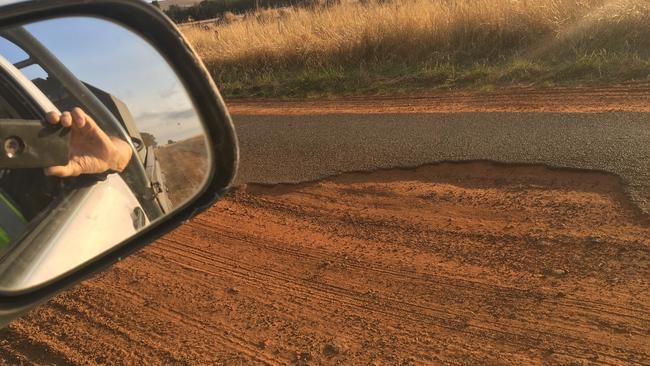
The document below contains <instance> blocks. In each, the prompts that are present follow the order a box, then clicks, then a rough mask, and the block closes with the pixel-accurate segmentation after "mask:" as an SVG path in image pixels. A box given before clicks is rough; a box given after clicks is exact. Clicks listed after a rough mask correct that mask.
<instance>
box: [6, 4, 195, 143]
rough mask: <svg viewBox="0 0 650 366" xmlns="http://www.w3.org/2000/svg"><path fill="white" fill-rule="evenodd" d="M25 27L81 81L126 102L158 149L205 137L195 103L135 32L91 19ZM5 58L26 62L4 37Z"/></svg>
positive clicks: (36, 72) (34, 73) (34, 72)
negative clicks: (153, 137) (151, 135)
mask: <svg viewBox="0 0 650 366" xmlns="http://www.w3.org/2000/svg"><path fill="white" fill-rule="evenodd" d="M25 28H26V29H27V30H28V31H29V32H30V33H32V34H33V35H34V36H35V37H36V38H37V39H38V40H39V41H41V42H42V43H43V44H44V45H45V46H46V47H47V48H48V49H49V50H50V52H52V53H53V54H54V55H55V56H57V58H59V60H60V61H61V62H63V64H64V65H66V67H67V68H68V69H70V70H71V71H72V72H73V73H74V74H75V75H76V76H77V78H79V79H80V80H82V81H84V82H86V83H89V84H92V85H94V86H96V87H98V88H100V89H102V90H104V91H107V92H109V93H111V94H113V95H114V96H116V97H117V98H118V99H120V100H122V101H123V102H124V103H125V104H126V105H127V106H128V108H129V110H130V111H131V114H132V115H133V117H134V119H135V121H136V125H137V126H138V128H139V129H140V131H141V132H148V133H151V134H153V135H154V136H155V137H156V141H158V143H159V144H164V143H166V142H167V141H168V140H174V141H178V140H182V139H185V138H189V137H192V136H196V135H198V134H201V133H202V127H201V123H200V120H199V118H198V116H197V114H196V112H195V110H194V107H193V106H192V102H191V101H190V99H189V97H188V95H187V92H186V91H185V88H184V86H183V85H182V83H181V82H180V80H179V79H178V77H177V76H176V74H175V73H174V71H173V70H172V68H171V67H170V66H169V64H168V63H167V62H166V61H165V60H164V59H163V58H162V56H160V54H159V53H158V52H157V51H156V50H155V48H153V47H152V46H151V45H150V44H149V43H147V42H146V41H145V40H143V39H142V38H140V37H139V36H137V35H136V34H134V33H132V32H131V31H130V30H128V29H125V28H123V27H122V26H120V25H117V24H114V23H112V22H110V21H107V20H103V19H98V18H90V17H66V18H57V19H51V20H45V21H40V22H37V23H33V24H29V25H27V26H26V27H25ZM0 54H1V55H2V56H4V57H5V58H6V59H8V60H9V61H10V62H17V61H20V60H22V59H25V58H26V55H25V54H24V52H22V51H21V50H19V49H18V48H17V47H16V46H15V45H12V44H10V43H9V42H8V41H7V40H4V39H1V38H0ZM23 72H24V73H25V75H26V76H27V77H28V78H30V79H33V78H36V77H44V75H45V74H44V71H43V70H41V69H40V68H38V67H36V66H32V67H29V68H26V69H23Z"/></svg>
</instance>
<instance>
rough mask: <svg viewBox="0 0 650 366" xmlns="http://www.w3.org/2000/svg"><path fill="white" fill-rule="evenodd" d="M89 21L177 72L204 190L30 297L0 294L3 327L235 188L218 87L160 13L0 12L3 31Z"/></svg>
mask: <svg viewBox="0 0 650 366" xmlns="http://www.w3.org/2000/svg"><path fill="white" fill-rule="evenodd" d="M66 16H86V17H96V18H102V19H105V20H109V21H111V22H114V23H116V24H118V25H121V26H124V27H126V28H128V29H130V30H131V31H133V32H134V33H136V34H137V35H139V36H140V37H142V38H143V39H144V40H146V41H148V42H149V43H150V44H151V45H152V46H153V47H154V48H155V49H156V50H157V51H158V52H159V53H160V55H161V56H163V57H164V58H165V59H166V61H167V62H168V63H169V64H170V65H171V67H172V68H173V69H174V71H175V72H176V74H177V76H178V78H179V79H180V80H181V82H182V83H183V85H184V86H185V88H186V90H187V92H188V94H189V97H190V98H191V100H192V102H193V104H194V106H195V107H196V109H197V114H198V115H199V117H200V120H201V122H202V124H203V128H204V130H205V133H206V137H207V143H208V148H209V151H210V153H211V154H212V156H213V157H214V158H213V159H211V164H210V167H209V172H208V176H207V181H206V184H205V185H204V188H203V190H202V191H200V192H197V193H196V194H195V195H194V196H193V197H192V199H190V200H189V201H187V202H186V203H185V204H184V205H182V206H181V207H179V208H178V209H176V210H175V211H174V212H173V213H172V214H170V215H168V216H166V217H164V218H162V219H160V220H158V221H156V222H154V223H153V224H152V225H150V226H148V227H146V228H145V229H144V230H142V231H140V232H139V233H137V234H136V235H135V236H133V237H132V238H130V239H128V240H126V241H125V242H123V243H122V244H121V245H119V246H117V247H115V248H114V249H112V250H110V251H108V252H106V253H104V254H102V255H101V256H99V257H97V258H95V259H93V260H91V261H89V262H87V263H85V264H84V265H83V266H81V267H79V268H77V269H75V270H74V271H72V272H70V273H67V274H65V275H64V276H62V277H61V278H56V279H53V280H52V281H51V282H49V283H46V284H44V285H43V286H41V287H39V288H37V289H35V290H33V291H29V292H25V293H19V294H15V293H2V292H0V327H2V326H4V325H6V324H7V323H8V322H9V321H11V320H12V319H14V318H15V317H17V316H19V315H20V314H21V313H23V312H26V311H28V310H29V309H31V308H32V307H33V306H35V305H37V304H39V303H41V302H44V301H46V300H47V299H49V298H51V297H52V296H54V295H56V294H57V293H59V292H61V291H63V290H65V289H67V288H69V287H71V286H73V285H74V284H76V283H78V282H80V281H82V280H84V279H86V278H89V277H90V276H92V275H93V274H95V273H98V272H99V271H101V270H103V269H105V268H107V267H108V266H110V265H111V264H113V263H115V262H117V261H119V260H121V259H123V258H125V257H127V256H128V255H130V254H132V253H133V252H135V251H136V250H138V249H140V248H142V247H143V246H145V245H146V244H148V243H151V242H152V241H153V240H155V239H157V238H159V237H160V236H162V235H164V234H165V233H167V232H169V231H170V230H172V229H174V228H175V227H177V226H178V225H180V224H181V223H183V222H184V221H186V220H188V219H190V218H192V217H193V216H195V215H196V214H198V213H199V212H201V211H203V210H204V209H206V208H208V207H210V206H211V205H212V204H213V203H214V202H215V201H217V200H218V199H219V198H220V197H221V196H222V195H223V194H224V193H225V192H227V190H228V189H229V187H230V185H231V184H232V182H233V180H234V177H235V174H236V170H237V164H238V159H239V150H238V145H237V139H236V134H235V130H234V127H233V124H232V121H231V118H230V115H229V114H228V111H227V109H226V106H225V104H224V101H223V99H222V97H221V95H220V94H219V92H218V90H217V87H216V85H215V84H214V82H213V80H212V78H211V76H210V74H209V73H208V71H207V69H206V68H205V66H204V65H203V63H202V61H201V60H200V59H199V58H198V56H197V54H196V53H195V52H194V50H193V49H192V47H191V46H190V45H189V43H188V42H187V41H186V40H185V38H184V37H183V35H182V34H181V33H180V32H179V30H178V29H177V28H176V26H175V25H174V23H172V21H171V20H169V19H168V18H167V17H166V16H165V15H164V14H163V13H162V12H160V10H158V9H157V8H155V7H154V6H152V5H149V4H147V3H145V2H142V1H133V0H48V1H38V0H34V1H26V2H19V3H14V4H10V5H5V6H2V7H0V28H5V27H11V26H15V25H19V24H24V23H29V22H36V21H39V20H46V19H50V18H56V17H66Z"/></svg>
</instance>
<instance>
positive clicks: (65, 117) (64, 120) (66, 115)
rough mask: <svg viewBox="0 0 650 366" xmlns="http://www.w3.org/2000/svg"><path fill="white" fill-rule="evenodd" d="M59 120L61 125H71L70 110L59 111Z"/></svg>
mask: <svg viewBox="0 0 650 366" xmlns="http://www.w3.org/2000/svg"><path fill="white" fill-rule="evenodd" d="M60 122H61V126H63V127H70V126H72V116H71V115H70V112H63V113H61V119H60Z"/></svg>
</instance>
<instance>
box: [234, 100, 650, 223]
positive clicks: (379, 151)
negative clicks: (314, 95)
mask: <svg viewBox="0 0 650 366" xmlns="http://www.w3.org/2000/svg"><path fill="white" fill-rule="evenodd" d="M233 119H234V121H235V125H236V128H237V133H238V135H239V138H240V146H241V163H240V170H239V175H238V178H237V183H264V184H274V183H297V182H303V181H312V180H318V179H321V178H324V177H327V176H332V175H337V174H340V173H343V172H351V171H373V170H377V169H386V168H396V167H414V166H419V165H424V164H430V163H435V162H440V161H466V160H492V161H497V162H504V163H538V164H545V165H549V166H553V167H563V168H579V169H594V170H602V171H606V172H611V173H614V174H616V175H618V176H620V177H621V178H622V179H623V182H624V184H625V185H626V188H627V190H628V193H629V194H630V196H631V198H632V200H633V201H634V202H635V203H637V204H638V206H639V207H641V209H642V210H644V211H646V212H650V169H649V168H648V163H649V162H650V115H649V114H647V113H623V112H618V113H593V114H591V113H587V114H586V113H418V114H375V115H368V114H365V115H362V114H331V115H315V116H275V115H274V116H244V115H236V116H234V117H233Z"/></svg>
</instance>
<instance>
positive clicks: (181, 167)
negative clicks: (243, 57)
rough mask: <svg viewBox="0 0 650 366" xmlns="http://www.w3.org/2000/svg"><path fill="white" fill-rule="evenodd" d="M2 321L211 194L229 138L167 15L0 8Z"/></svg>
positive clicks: (120, 8)
mask: <svg viewBox="0 0 650 366" xmlns="http://www.w3.org/2000/svg"><path fill="white" fill-rule="evenodd" d="M0 84H2V86H1V87H0V327H1V326H4V325H6V324H7V323H8V322H9V321H10V320H12V319H14V318H15V317H17V316H19V315H20V314H21V313H22V312H24V311H27V310H29V309H30V308H31V307H33V306H34V305H36V304H38V303H40V302H42V301H45V300H47V299H49V298H50V297H52V296H53V295H55V294H56V293H58V292H60V291H62V290H64V289H66V288H68V287H70V286H72V285H74V284H75V283H77V282H79V281H81V280H82V279H84V278H87V277H88V276H90V275H92V274H93V273H96V272H97V271H100V270H102V269H104V268H106V267H107V266H109V265H111V264H112V263H114V262H116V261H118V260H120V259H121V258H124V257H126V256H128V255H129V254H131V253H132V252H134V251H135V250H137V249H139V248H141V247H142V246H144V245H146V244H147V243H150V242H151V241H153V240H154V239H156V238H158V237H160V236H161V235H163V234H165V233H166V232H168V231H170V230H171V229H173V228H174V227H176V226H177V225H179V224H180V223H182V222H183V221H184V220H187V219H188V218H190V217H192V216H194V215H196V214H197V213H198V212H200V211H202V210H203V209H205V208H206V207H209V206H210V205H212V204H213V203H214V202H215V201H216V200H217V199H218V198H219V197H220V196H221V195H223V194H224V192H226V190H227V189H228V187H229V185H230V184H231V182H232V181H233V179H234V175H235V172H236V167H237V161H238V149H237V140H236V137H235V132H234V129H233V125H232V122H231V120H230V117H229V115H228V112H227V110H226V107H225V105H224V103H223V100H222V99H221V97H220V95H219V93H218V91H217V89H216V87H215V85H214V83H213V81H212V79H211V78H210V76H209V74H208V72H207V71H206V69H205V67H204V66H203V64H202V63H201V61H200V60H199V59H198V57H197V56H196V54H195V53H194V51H193V50H192V49H191V47H190V46H189V45H188V43H187V42H185V40H184V38H183V36H182V35H181V34H180V33H179V32H178V30H177V29H176V27H175V26H174V25H173V24H172V23H171V22H170V21H169V20H168V19H167V18H166V17H165V16H164V15H162V14H161V13H160V12H159V11H158V10H157V9H155V8H154V7H153V6H150V5H148V4H146V3H144V2H140V1H132V0H91V1H89V0H72V1H68V0H66V1H58V0H55V1H47V2H42V1H27V2H20V3H16V4H11V5H6V6H3V7H1V8H0Z"/></svg>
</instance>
